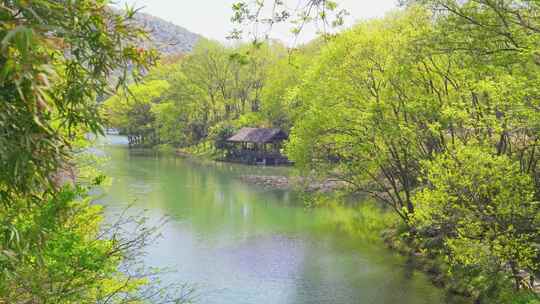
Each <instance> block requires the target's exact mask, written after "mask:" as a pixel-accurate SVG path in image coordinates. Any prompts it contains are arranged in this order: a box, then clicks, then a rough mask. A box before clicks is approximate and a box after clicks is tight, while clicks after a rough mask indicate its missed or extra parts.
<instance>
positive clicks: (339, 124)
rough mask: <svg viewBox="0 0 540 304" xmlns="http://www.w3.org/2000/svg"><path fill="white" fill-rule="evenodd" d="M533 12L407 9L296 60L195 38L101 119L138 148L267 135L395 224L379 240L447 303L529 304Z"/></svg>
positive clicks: (447, 6)
mask: <svg viewBox="0 0 540 304" xmlns="http://www.w3.org/2000/svg"><path fill="white" fill-rule="evenodd" d="M538 14H540V6H538V4H536V3H535V2H530V1H489V0H475V1H452V0H444V1H409V2H407V3H404V4H403V6H402V7H401V8H400V9H399V10H398V11H395V12H393V13H390V14H388V15H387V16H386V17H385V18H381V19H375V20H371V21H365V22H361V23H359V24H357V25H356V26H354V27H353V28H351V29H349V30H347V31H345V32H343V33H340V34H338V35H327V36H326V37H325V39H322V38H321V39H320V40H318V41H314V42H312V43H310V44H308V45H306V46H302V47H300V48H296V49H286V48H285V47H284V46H283V45H281V44H280V43H278V42H275V41H268V42H264V43H254V44H249V45H239V46H236V47H225V46H222V45H220V44H218V43H216V42H211V41H203V42H202V43H200V44H199V45H198V47H197V48H196V49H195V50H194V52H193V53H192V54H189V55H186V56H184V57H182V58H179V59H178V60H177V61H175V62H174V63H168V64H163V65H161V66H160V67H158V68H157V69H155V70H152V71H151V72H150V73H149V75H148V76H147V77H146V78H145V80H144V81H143V83H142V84H140V85H134V86H133V87H132V88H131V91H132V95H117V96H114V97H112V98H110V99H109V100H107V101H106V102H105V105H104V113H105V115H106V116H107V117H108V119H109V122H110V123H111V125H113V126H115V127H119V128H121V129H122V130H124V132H127V133H128V134H133V135H137V136H141V137H143V138H144V142H145V143H148V144H149V145H162V144H166V145H172V146H174V147H190V146H197V145H201V144H206V145H207V146H210V145H209V144H208V143H209V142H210V143H211V142H214V143H219V142H220V141H221V142H222V141H223V139H225V138H226V137H227V136H230V134H231V133H232V132H233V131H234V130H236V129H238V128H240V127H243V126H258V127H277V128H281V129H283V130H285V131H287V132H289V133H290V141H289V143H288V145H287V149H286V150H287V151H286V152H287V155H288V156H289V157H290V158H291V159H292V160H294V161H295V163H296V165H297V167H298V168H299V169H300V170H302V171H303V172H305V173H306V174H313V173H316V174H318V175H321V176H324V177H332V178H335V179H339V180H342V181H345V182H347V184H348V185H349V187H348V188H349V191H351V192H362V193H366V194H368V195H370V196H371V197H372V198H374V199H375V200H376V201H377V202H379V204H380V205H381V206H383V208H385V209H386V210H391V211H392V212H393V213H395V214H396V216H397V218H398V219H399V221H396V222H395V223H392V224H391V226H393V227H394V233H393V234H392V235H391V236H389V238H390V239H393V240H394V242H398V243H400V244H401V245H400V246H405V247H407V248H409V252H412V253H414V254H415V255H416V256H421V257H424V258H427V259H429V260H432V261H439V262H438V268H439V269H440V271H442V272H444V274H445V277H446V278H445V280H446V282H447V286H449V288H450V289H452V291H454V292H459V293H462V294H465V295H467V296H469V297H471V298H473V299H474V300H475V301H476V302H477V303H538V297H537V296H536V295H535V293H534V291H533V289H534V285H535V284H537V282H536V283H535V275H536V276H538V274H539V272H540V247H539V244H540V230H539V229H540V204H539V203H538V201H539V200H540V191H539V189H540V171H539V166H538V160H539V157H540V153H539V151H537V150H538V140H539V122H540V114H539V113H540V112H539V102H538V101H539V97H538V94H539V92H538V87H539V85H540V83H539V76H540V66H539V65H540V63H539V54H538V45H539V43H540V35H539V33H540V23H539V22H538ZM218 146H219V145H218ZM535 301H536V302H535Z"/></svg>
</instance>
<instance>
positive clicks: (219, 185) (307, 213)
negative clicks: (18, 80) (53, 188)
mask: <svg viewBox="0 0 540 304" xmlns="http://www.w3.org/2000/svg"><path fill="white" fill-rule="evenodd" d="M109 141H110V142H112V144H110V143H109V144H106V145H103V146H101V147H100V148H99V149H101V150H102V151H103V152H104V153H105V154H107V155H108V156H109V158H110V162H109V164H108V165H107V169H106V170H107V174H108V175H109V176H111V177H112V178H113V184H112V187H111V188H110V190H109V194H108V195H107V196H106V197H105V198H104V199H103V203H104V204H105V205H107V206H108V209H110V210H114V209H115V208H116V209H120V208H122V207H124V206H125V205H127V204H130V203H135V207H136V208H140V209H148V210H149V214H150V216H151V217H152V218H154V219H157V218H160V217H162V216H164V215H167V216H170V218H171V220H170V222H169V223H168V224H167V225H166V226H165V227H164V228H163V231H162V233H163V237H162V239H161V240H160V241H159V242H157V243H156V244H153V245H152V246H150V248H149V250H148V255H147V256H146V257H145V262H146V263H147V265H148V266H159V267H169V268H172V269H174V270H175V273H174V274H169V275H166V276H164V278H163V280H164V281H166V282H167V281H170V282H182V283H188V284H191V285H193V286H195V287H196V288H197V296H198V300H197V303H205V304H214V303H222V304H229V303H230V304H232V303H234V304H243V303H246V304H248V303H249V304H255V303H278V304H280V303H284V304H286V303H291V304H292V303H295V304H296V303H298V304H299V303H335V304H342V303H343V304H345V303H347V304H348V303H362V304H385V303H387V304H394V303H396V304H397V303H400V304H413V303H415V304H423V303H426V304H428V303H429V304H437V303H445V301H444V300H443V295H442V291H440V290H439V289H437V288H435V287H433V286H432V285H431V284H430V283H429V281H428V280H427V278H426V277H425V276H424V275H423V274H421V273H418V272H414V271H410V270H409V269H407V267H406V266H405V261H404V260H403V258H401V257H399V256H397V255H396V254H393V253H392V252H390V251H388V250H386V249H385V248H383V246H381V245H376V244H373V243H369V242H367V241H362V240H361V239H356V238H354V237H352V236H349V235H347V234H346V233H344V232H342V231H340V230H339V229H336V228H335V227H334V224H333V221H332V220H331V218H332V214H331V212H330V211H329V210H324V209H317V210H306V209H305V208H303V207H302V204H301V202H300V201H299V199H298V198H297V197H296V196H295V195H294V194H292V193H289V192H284V191H268V190H265V189H262V188H258V187H254V186H250V185H246V184H244V183H242V182H241V181H239V180H238V176H240V175H242V174H262V175H272V174H283V173H286V169H278V168H255V167H247V166H239V165H232V164H223V163H221V164H216V163H209V164H201V163H197V162H193V161H188V160H184V159H180V158H174V157H158V156H156V155H148V154H141V153H135V152H130V151H129V150H128V149H127V147H126V146H124V145H119V144H118V143H119V142H121V138H120V137H110V138H109Z"/></svg>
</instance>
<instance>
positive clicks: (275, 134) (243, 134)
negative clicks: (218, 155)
mask: <svg viewBox="0 0 540 304" xmlns="http://www.w3.org/2000/svg"><path fill="white" fill-rule="evenodd" d="M287 139H288V136H287V134H286V133H285V132H283V131H282V130H280V129H270V128H242V129H241V130H240V131H238V132H237V133H236V134H234V135H233V136H231V137H229V138H228V139H227V142H229V143H231V144H233V146H234V149H231V150H230V151H229V159H230V160H233V161H240V162H243V163H248V164H262V165H280V164H288V163H289V161H288V160H287V158H286V157H285V156H283V155H282V154H281V149H282V147H283V142H284V141H285V140H287Z"/></svg>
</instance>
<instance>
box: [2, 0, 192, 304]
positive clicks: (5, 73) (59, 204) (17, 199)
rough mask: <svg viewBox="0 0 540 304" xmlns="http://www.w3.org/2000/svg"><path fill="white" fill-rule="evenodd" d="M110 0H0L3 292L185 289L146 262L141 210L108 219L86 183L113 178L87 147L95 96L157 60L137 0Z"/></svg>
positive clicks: (145, 296) (67, 295)
mask: <svg viewBox="0 0 540 304" xmlns="http://www.w3.org/2000/svg"><path fill="white" fill-rule="evenodd" d="M107 5H108V2H107V1H45V0H43V1H30V2H28V1H2V3H1V4H0V49H1V52H0V303H10V304H15V303H63V304H64V303H65V304H67V303H143V302H151V303H173V302H174V303H180V302H183V301H184V296H185V294H175V292H174V290H173V287H171V289H161V288H160V287H159V285H158V284H156V282H155V279H156V273H157V272H156V270H154V269H147V268H145V267H144V265H142V264H141V260H140V259H141V256H142V254H143V252H144V247H145V246H146V245H147V244H148V243H149V242H151V241H152V240H153V239H154V238H155V232H156V231H155V230H154V229H151V228H149V227H147V226H146V225H145V221H144V217H140V216H131V215H128V214H127V213H125V214H122V215H119V217H118V218H117V220H116V221H115V220H112V221H110V222H107V223H105V222H104V220H103V209H102V207H100V206H98V205H95V204H94V203H93V201H94V199H95V197H93V196H91V195H90V194H89V191H90V190H91V189H95V187H98V186H100V185H102V184H103V181H104V177H103V176H102V175H100V174H99V173H98V172H97V171H96V170H95V167H94V166H93V164H92V162H91V161H90V158H88V157H87V156H85V155H84V153H83V152H84V150H85V149H86V147H87V141H86V139H85V136H84V135H85V134H86V133H100V130H101V127H102V121H101V119H100V117H99V116H98V115H97V103H96V100H97V99H99V98H100V97H101V96H105V95H107V94H110V93H111V92H112V91H111V89H114V88H111V85H110V84H111V79H117V80H118V81H117V83H115V84H116V86H117V87H120V86H123V84H124V83H125V80H126V79H127V78H128V75H130V76H129V77H130V79H137V77H138V74H139V72H140V71H143V70H147V69H148V68H149V66H150V65H151V64H152V63H153V62H154V60H155V54H154V53H153V52H152V51H145V50H142V49H139V48H138V47H137V45H138V44H139V42H140V41H141V39H144V38H145V36H146V33H145V32H144V31H142V30H141V29H139V28H138V27H136V26H134V24H133V23H132V20H133V17H134V15H135V11H133V10H130V9H128V10H126V11H125V12H123V13H118V12H114V11H113V10H111V9H110V8H109V7H108V6H107ZM89 161H90V162H89ZM128 227H129V229H128Z"/></svg>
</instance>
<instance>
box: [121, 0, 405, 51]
mask: <svg viewBox="0 0 540 304" xmlns="http://www.w3.org/2000/svg"><path fill="white" fill-rule="evenodd" d="M236 1H237V0H120V3H127V4H130V5H134V6H135V7H142V11H143V12H146V13H149V14H151V15H154V16H157V17H160V18H162V19H165V20H167V21H170V22H172V23H175V24H177V25H180V26H182V27H184V28H186V29H188V30H190V31H192V32H195V33H197V34H201V35H203V36H205V37H207V38H210V39H214V40H218V41H222V42H225V41H226V37H227V35H228V34H229V33H230V31H231V30H232V29H233V28H234V26H233V24H232V23H231V22H230V18H231V15H232V9H231V6H232V4H233V3H234V2H236ZM266 1H271V0H266ZM286 1H288V2H290V4H292V6H293V7H294V4H295V3H297V2H298V1H302V0H286ZM304 1H305V0H304ZM337 2H338V3H339V5H340V8H344V9H346V10H347V11H348V12H349V13H350V16H348V17H347V19H346V25H347V26H350V25H352V24H354V23H356V22H357V21H359V20H365V19H370V18H375V17H382V16H384V14H385V13H386V12H388V11H390V10H392V9H394V8H396V7H397V5H396V3H397V0H369V1H368V0H337ZM270 36H271V37H272V38H277V39H280V40H282V41H284V42H286V43H288V44H292V43H295V42H296V43H297V42H305V41H309V40H311V39H313V38H314V37H315V36H316V29H315V27H314V26H312V27H310V28H307V29H305V30H304V31H303V33H302V34H301V36H300V38H299V39H298V40H295V39H294V35H292V34H291V33H290V26H279V27H276V28H274V29H273V30H272V32H271V35H270Z"/></svg>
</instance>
